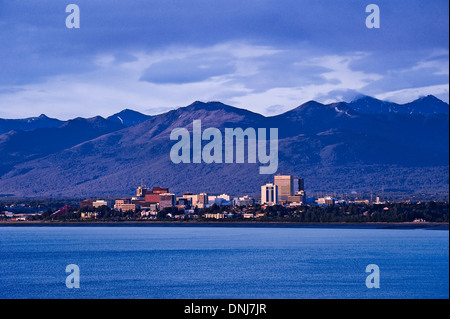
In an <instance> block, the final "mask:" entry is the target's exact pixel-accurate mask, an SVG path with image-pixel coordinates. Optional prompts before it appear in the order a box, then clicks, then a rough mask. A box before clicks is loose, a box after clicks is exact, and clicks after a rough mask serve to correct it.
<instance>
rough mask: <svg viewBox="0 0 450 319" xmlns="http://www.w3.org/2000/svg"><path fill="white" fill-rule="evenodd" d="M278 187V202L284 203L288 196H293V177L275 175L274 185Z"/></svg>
mask: <svg viewBox="0 0 450 319" xmlns="http://www.w3.org/2000/svg"><path fill="white" fill-rule="evenodd" d="M274 184H275V185H276V186H277V187H278V200H279V201H283V202H286V201H287V200H288V197H289V196H292V195H294V177H293V176H291V175H280V174H278V175H276V176H275V183H274Z"/></svg>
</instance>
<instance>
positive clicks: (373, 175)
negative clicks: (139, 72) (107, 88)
mask: <svg viewBox="0 0 450 319" xmlns="http://www.w3.org/2000/svg"><path fill="white" fill-rule="evenodd" d="M388 103H389V102H388ZM130 111H131V110H130ZM133 112H134V111H133ZM128 113H130V112H128ZM137 113H138V112H137ZM130 114H135V113H130ZM139 117H140V116H139ZM140 118H141V119H143V117H140ZM193 120H201V121H202V127H203V129H206V128H207V127H216V128H218V129H219V130H221V131H222V132H223V129H224V128H235V127H241V128H243V129H245V128H248V127H253V128H270V127H276V128H278V130H279V170H278V172H280V173H289V174H294V175H299V176H302V177H304V178H305V181H306V185H307V189H308V190H311V191H319V190H323V191H331V190H335V191H336V190H338V191H343V192H344V191H351V190H353V189H357V190H358V191H370V190H376V189H380V188H381V186H383V188H386V189H395V190H400V191H404V192H414V193H416V192H427V193H439V194H445V192H447V190H448V153H449V152H448V115H445V114H427V115H423V114H414V113H413V114H409V113H396V112H388V113H374V114H372V113H369V114H368V113H364V112H357V111H355V110H353V109H352V108H350V107H349V106H348V105H347V103H344V102H340V103H339V102H338V103H332V104H322V103H319V102H315V101H310V102H307V103H304V104H302V105H300V106H299V107H297V108H295V109H293V110H290V111H288V112H285V113H283V114H280V115H276V116H272V117H266V116H263V115H261V114H258V113H254V112H251V111H248V110H245V109H238V108H235V107H232V106H228V105H226V104H223V103H220V102H206V103H204V102H198V101H197V102H194V103H192V104H190V105H188V106H186V107H182V108H178V109H175V110H172V111H168V112H166V113H162V114H159V115H155V116H150V117H149V118H147V119H146V120H144V121H142V122H140V123H138V124H135V125H132V126H126V125H124V124H122V123H118V122H117V121H116V122H114V121H110V120H108V119H104V118H102V117H95V118H91V120H87V121H84V123H85V125H86V127H88V128H89V129H90V130H94V131H95V129H98V128H99V126H98V125H99V124H100V123H103V125H106V127H108V128H109V129H110V131H109V132H106V131H105V132H100V131H96V132H98V134H97V135H95V136H93V137H88V138H86V139H85V140H84V141H81V142H80V143H77V144H74V143H72V144H71V145H67V146H63V147H61V148H60V149H57V150H55V151H54V152H47V153H46V154H42V156H40V157H39V156H35V157H32V158H26V159H25V160H24V161H16V162H14V163H13V164H11V165H10V166H9V167H8V168H7V169H4V170H3V173H1V177H0V194H14V195H15V196H24V197H39V196H41V197H61V196H74V197H78V196H85V197H90V196H116V195H120V196H125V195H126V194H130V193H131V194H132V193H133V192H134V188H135V187H136V185H138V184H139V183H140V181H141V180H142V179H144V180H146V182H147V184H149V185H164V186H168V187H170V188H171V191H174V192H185V191H192V192H201V191H206V192H213V193H223V192H228V193H232V194H233V193H239V194H244V193H250V194H253V193H255V192H256V193H257V192H258V191H257V190H258V187H259V186H260V185H262V184H264V183H265V182H267V181H269V180H271V179H272V177H270V176H265V175H260V174H259V166H260V165H259V164H205V163H201V164H185V165H183V164H182V165H176V164H174V163H172V162H171V160H170V156H169V154H170V150H171V147H172V146H173V144H174V143H175V141H171V140H170V138H169V136H170V132H171V131H172V130H173V129H174V128H178V127H184V128H187V129H188V131H192V123H193ZM72 121H73V122H72V123H77V122H78V121H82V119H79V118H77V119H74V120H72ZM65 125H68V124H64V125H62V126H61V127H60V128H58V129H60V130H61V129H64V127H66V126H65ZM110 125H113V127H111V126H110ZM114 125H115V126H114ZM100 128H101V125H100ZM36 131H37V132H40V131H39V130H35V131H29V132H27V134H31V135H33V134H34V133H33V132H36ZM8 134H10V135H13V136H14V135H15V134H18V133H17V132H16V133H8ZM22 134H23V133H22ZM8 138H9V137H8V135H5V134H3V135H0V149H1V147H5V145H7V144H5V143H6V142H5V141H7V140H8ZM205 143H206V142H205ZM13 144H14V143H13ZM16 144H17V143H16ZM10 145H11V142H10ZM36 147H37V149H39V147H38V146H36ZM4 153H6V154H8V155H9V156H13V155H14V154H13V153H12V152H9V153H8V151H6V152H4ZM22 155H23V154H22ZM447 193H448V192H447Z"/></svg>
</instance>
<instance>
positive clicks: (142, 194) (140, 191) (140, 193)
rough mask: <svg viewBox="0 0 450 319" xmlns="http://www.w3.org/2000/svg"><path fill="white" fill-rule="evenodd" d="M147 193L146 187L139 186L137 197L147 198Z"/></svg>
mask: <svg viewBox="0 0 450 319" xmlns="http://www.w3.org/2000/svg"><path fill="white" fill-rule="evenodd" d="M146 193H147V188H146V187H144V186H139V187H138V188H137V189H136V197H145V194H146Z"/></svg>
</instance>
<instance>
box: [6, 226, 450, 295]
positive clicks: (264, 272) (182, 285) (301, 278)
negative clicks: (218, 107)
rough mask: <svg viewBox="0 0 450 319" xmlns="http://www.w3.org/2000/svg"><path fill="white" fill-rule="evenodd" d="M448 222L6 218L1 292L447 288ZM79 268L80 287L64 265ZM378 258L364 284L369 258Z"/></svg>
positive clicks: (402, 291) (415, 291) (405, 291)
mask: <svg viewBox="0 0 450 319" xmlns="http://www.w3.org/2000/svg"><path fill="white" fill-rule="evenodd" d="M448 236H449V233H448V230H424V229H416V230H412V229H409V230H405V229H402V230H399V229H357V228H353V229H335V228H331V229H330V228H227V227H0V298H2V299H3V298H152V299H153V298H165V299H166V298H167V299H180V298H183V299H204V298H214V299H215V298H230V299H243V298H250V299H254V298H256V299H280V298H282V299H299V298H314V299H317V298H319V299H322V298H352V299H353V298H421V299H422V298H449V237H448ZM69 264H76V265H78V266H79V268H80V289H68V288H67V287H66V284H65V281H66V276H68V274H66V272H65V269H66V266H67V265H69ZM369 264H376V265H378V266H379V268H380V288H379V289H368V288H367V287H366V284H365V281H366V277H367V276H368V275H369V274H368V273H366V272H365V270H366V266H367V265H369Z"/></svg>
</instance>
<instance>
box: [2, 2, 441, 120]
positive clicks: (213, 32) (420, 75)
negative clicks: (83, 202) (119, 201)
mask: <svg viewBox="0 0 450 319" xmlns="http://www.w3.org/2000/svg"><path fill="white" fill-rule="evenodd" d="M72 3H73V4H76V5H77V6H78V7H79V9H80V27H79V28H67V27H66V18H67V17H68V16H69V14H70V13H67V12H66V6H67V5H68V4H72ZM371 3H374V4H376V5H378V7H379V9H380V28H372V29H369V28H367V26H366V18H367V17H368V16H369V15H370V13H367V12H366V6H367V5H369V4H371ZM448 12H449V2H448V1H447V0H430V1H423V0H396V1H392V0H370V1H364V0H340V1H335V0H142V1H133V0H128V1H124V0H122V1H118V0H110V1H100V0H67V1H62V0H40V1H35V0H17V1H16V0H0V118H25V117H31V116H38V115H40V114H46V115H47V116H50V117H55V118H59V119H64V120H66V119H70V118H75V117H78V116H82V117H92V116H96V115H101V116H104V117H107V116H109V115H112V114H114V113H117V112H119V111H121V110H123V109H125V108H129V109H133V110H136V111H139V112H142V113H145V114H149V115H154V114H160V113H163V112H166V111H169V110H171V109H174V108H177V107H181V106H187V105H189V104H191V103H193V102H194V101H204V102H207V101H220V102H223V103H225V104H228V105H232V106H235V107H239V108H244V109H248V110H251V111H253V112H257V113H260V114H263V115H268V116H269V115H276V114H280V113H283V112H285V111H288V110H290V109H293V108H295V107H297V106H299V105H301V104H302V103H305V102H307V101H310V100H316V101H319V102H322V103H331V102H336V101H347V102H349V101H352V100H353V99H355V98H357V97H358V96H361V95H370V96H373V97H376V98H379V99H383V100H389V101H393V102H397V103H406V102H410V101H412V100H414V99H417V98H419V97H421V96H425V95H429V94H432V95H435V96H436V97H438V98H440V99H442V100H444V101H445V102H447V103H448V102H449V15H448Z"/></svg>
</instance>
